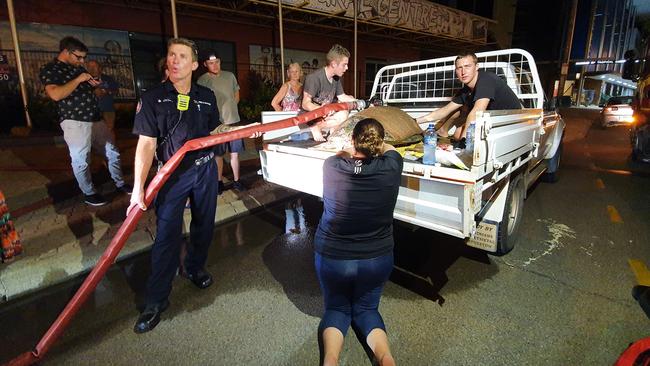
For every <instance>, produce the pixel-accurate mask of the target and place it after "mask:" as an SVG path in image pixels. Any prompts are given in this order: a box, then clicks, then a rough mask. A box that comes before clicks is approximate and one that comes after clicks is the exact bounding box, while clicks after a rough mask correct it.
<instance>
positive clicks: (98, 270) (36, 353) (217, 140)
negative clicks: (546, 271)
mask: <svg viewBox="0 0 650 366" xmlns="http://www.w3.org/2000/svg"><path fill="white" fill-rule="evenodd" d="M356 106H357V104H356V103H334V104H328V105H326V106H324V107H321V108H318V109H316V110H314V111H311V112H307V113H304V114H301V115H299V116H296V117H292V118H287V119H283V120H280V121H276V122H271V123H265V124H261V125H255V126H251V127H245V128H242V129H239V130H235V131H229V132H225V133H220V134H216V135H212V136H206V137H201V138H198V139H194V140H190V141H188V142H186V143H185V145H183V146H182V147H181V148H180V149H179V150H178V151H177V152H176V153H175V154H174V156H172V157H171V159H169V161H167V163H165V165H164V166H163V167H162V169H160V171H159V172H158V173H157V174H156V176H155V177H154V178H153V180H152V181H151V183H149V186H148V187H147V190H146V192H145V195H144V203H145V204H146V205H147V207H149V205H150V204H151V202H152V201H153V198H154V196H155V195H156V193H158V191H159V190H160V188H161V187H162V186H163V184H165V182H166V181H167V179H168V178H169V176H170V175H171V174H172V173H173V172H174V170H176V168H177V167H178V165H179V164H180V162H181V161H182V160H183V157H184V156H185V154H186V153H188V152H190V151H193V150H200V149H204V148H207V147H211V146H214V145H218V144H222V143H224V142H228V141H233V140H237V139H241V138H246V137H250V136H252V135H253V134H255V133H256V132H269V131H273V130H278V129H281V128H286V127H291V126H297V125H300V124H304V123H307V122H309V121H312V120H314V119H316V118H320V117H324V116H326V115H328V114H329V113H331V112H337V111H343V110H350V109H354V108H356ZM142 212H143V211H142V210H140V209H136V208H134V209H132V210H131V211H130V212H129V214H128V216H127V217H126V219H125V220H124V222H123V223H122V226H120V229H119V230H118V231H117V234H115V236H114V237H113V240H111V242H110V244H109V245H108V247H107V248H106V250H105V251H104V254H102V256H101V257H100V258H99V261H98V262H97V264H96V265H95V268H93V270H92V271H91V272H90V274H89V275H88V277H86V279H85V280H84V282H83V283H82V284H81V287H80V288H79V290H77V292H76V293H75V294H74V296H73V297H72V299H71V300H70V301H69V302H68V304H67V305H66V307H65V308H64V309H63V311H62V312H61V314H59V317H58V318H57V319H56V320H55V321H54V323H52V325H51V326H50V329H48V330H47V332H46V333H45V335H43V338H41V340H40V342H38V344H37V345H36V348H35V349H34V350H33V351H31V352H25V353H23V354H21V355H19V356H18V357H16V358H14V359H13V360H11V361H9V362H8V363H7V364H5V366H23V365H32V364H33V363H35V362H38V361H39V360H41V359H42V358H43V356H44V355H45V354H46V353H47V351H49V349H50V347H52V345H53V344H54V342H55V341H56V340H57V339H58V338H59V337H60V336H61V334H62V333H63V331H64V330H65V328H66V327H67V326H68V323H70V321H71V320H72V318H73V317H74V316H75V315H76V313H77V311H79V308H81V305H83V304H84V302H86V299H88V296H90V294H91V293H92V292H93V291H95V288H96V287H97V284H98V283H99V281H101V279H102V278H104V275H105V274H106V271H108V268H109V267H110V266H111V265H112V264H113V263H114V262H115V258H117V255H118V254H119V253H120V251H121V250H122V248H123V247H124V244H125V243H126V240H127V239H128V238H129V236H130V235H131V233H132V232H133V230H134V229H135V226H136V224H137V223H138V220H140V217H141V216H142Z"/></svg>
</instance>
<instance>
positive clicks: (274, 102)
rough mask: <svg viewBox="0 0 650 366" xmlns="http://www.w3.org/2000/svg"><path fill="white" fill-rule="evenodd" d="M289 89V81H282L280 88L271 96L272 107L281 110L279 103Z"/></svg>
mask: <svg viewBox="0 0 650 366" xmlns="http://www.w3.org/2000/svg"><path fill="white" fill-rule="evenodd" d="M288 89H289V83H284V84H282V86H281V87H280V90H278V92H277V93H276V94H275V96H274V97H273V100H272V101H271V106H273V109H274V110H275V111H277V112H279V111H281V110H282V106H281V105H280V102H282V99H284V96H285V95H287V91H288Z"/></svg>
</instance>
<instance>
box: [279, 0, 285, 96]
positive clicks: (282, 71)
mask: <svg viewBox="0 0 650 366" xmlns="http://www.w3.org/2000/svg"><path fill="white" fill-rule="evenodd" d="M278 20H279V23H280V74H281V75H282V84H284V75H285V72H284V25H283V24H282V0H278Z"/></svg>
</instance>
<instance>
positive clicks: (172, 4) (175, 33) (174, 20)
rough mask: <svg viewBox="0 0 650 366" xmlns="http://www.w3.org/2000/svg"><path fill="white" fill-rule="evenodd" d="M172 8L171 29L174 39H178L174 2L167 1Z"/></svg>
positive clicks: (171, 0) (173, 0)
mask: <svg viewBox="0 0 650 366" xmlns="http://www.w3.org/2000/svg"><path fill="white" fill-rule="evenodd" d="M169 2H170V3H171V6H172V27H173V29H174V38H178V25H177V23H176V0H169Z"/></svg>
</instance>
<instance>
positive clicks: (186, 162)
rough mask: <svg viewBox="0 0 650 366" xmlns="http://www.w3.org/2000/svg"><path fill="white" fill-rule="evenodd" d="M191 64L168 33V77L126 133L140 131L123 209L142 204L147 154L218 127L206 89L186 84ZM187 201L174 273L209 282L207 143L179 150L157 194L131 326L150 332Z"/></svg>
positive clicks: (167, 153)
mask: <svg viewBox="0 0 650 366" xmlns="http://www.w3.org/2000/svg"><path fill="white" fill-rule="evenodd" d="M198 66H199V64H198V52H197V49H196V45H195V44H194V42H192V41H190V40H188V39H184V38H173V39H170V40H169V42H168V48H167V69H168V70H169V79H168V80H166V81H165V82H163V83H162V84H160V85H159V86H157V87H155V88H153V89H151V90H149V91H147V92H146V93H144V94H143V95H142V98H141V100H140V102H139V103H138V107H137V110H136V115H135V121H134V126H133V133H135V134H137V135H140V137H139V138H138V145H137V148H136V153H135V165H134V175H135V177H134V187H133V195H132V196H131V204H130V205H129V208H128V209H127V214H128V212H129V211H130V210H132V209H134V208H135V207H136V206H138V207H139V208H140V209H142V210H146V209H147V207H146V206H145V204H144V183H145V180H146V179H147V175H148V173H149V169H150V168H151V164H152V161H153V158H154V156H155V157H156V158H157V160H158V161H159V162H160V163H165V162H166V161H167V160H169V159H170V158H171V157H172V156H173V155H174V153H175V152H176V151H178V149H179V148H180V147H181V146H183V144H185V142H187V141H188V140H191V139H196V138H199V137H205V136H209V135H210V131H212V130H214V129H215V128H216V127H217V126H218V125H219V112H218V110H217V102H216V99H215V96H214V93H213V92H212V90H210V89H208V88H205V87H202V86H200V85H197V84H196V83H193V82H192V71H194V70H196V68H197V67H198ZM188 198H189V199H190V203H191V205H190V206H191V210H192V223H191V224H190V243H189V244H188V246H187V255H186V257H185V260H184V263H183V265H182V267H181V269H182V270H181V274H182V275H183V276H184V277H187V278H188V279H189V280H190V281H192V283H194V285H196V286H197V287H198V288H200V289H204V288H207V287H208V286H210V285H211V284H212V276H211V275H210V273H208V272H207V271H206V270H205V262H206V259H207V256H208V248H209V247H210V243H211V242H212V234H213V231H214V218H215V213H216V210H217V164H216V162H215V160H214V152H213V149H212V148H207V149H204V150H199V151H193V152H190V153H188V154H187V155H185V157H184V159H183V161H182V162H181V163H180V165H179V166H178V168H177V169H176V170H175V171H174V172H173V173H172V175H171V176H170V177H169V179H168V180H167V182H166V183H165V184H164V185H163V187H162V188H161V189H160V191H159V192H158V195H157V196H156V201H155V207H156V217H157V222H156V240H155V241H154V244H153V247H152V249H151V275H150V276H149V280H148V282H147V290H146V296H145V307H144V310H143V311H142V313H141V314H140V317H139V318H138V320H137V322H136V324H135V327H134V331H135V332H136V333H144V332H148V331H150V330H152V329H153V328H154V327H155V326H156V325H157V324H158V322H159V321H160V314H161V313H162V312H163V311H165V309H166V308H167V306H168V305H169V301H168V297H169V294H170V292H171V289H172V281H173V279H174V276H175V274H176V271H177V269H178V268H179V266H180V265H181V263H180V252H181V244H182V236H181V235H182V227H183V210H184V209H185V202H186V200H187V199H188Z"/></svg>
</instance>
